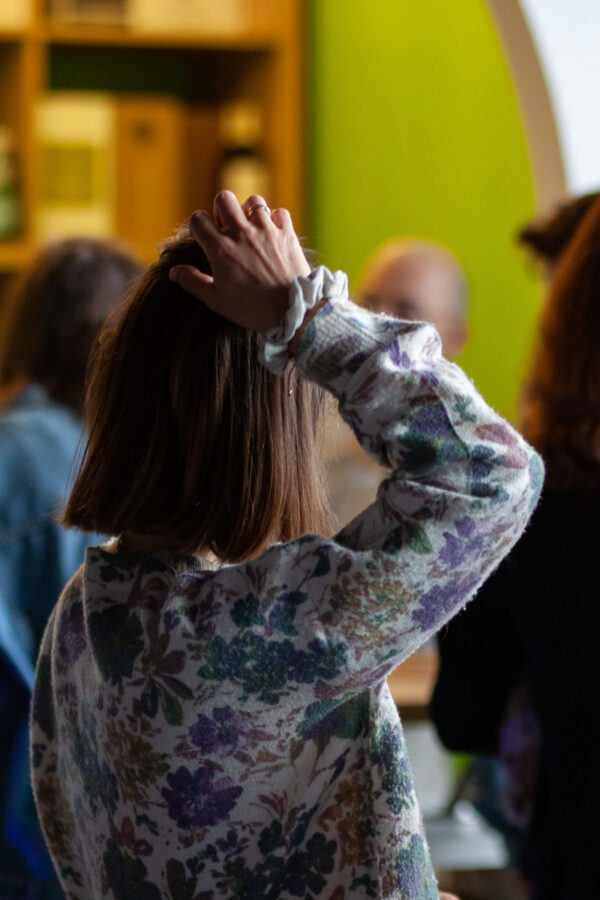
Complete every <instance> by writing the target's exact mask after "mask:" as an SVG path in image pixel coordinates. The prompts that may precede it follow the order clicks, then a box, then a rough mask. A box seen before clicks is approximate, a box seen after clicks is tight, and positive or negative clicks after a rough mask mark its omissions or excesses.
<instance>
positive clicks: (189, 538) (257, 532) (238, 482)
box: [64, 230, 328, 561]
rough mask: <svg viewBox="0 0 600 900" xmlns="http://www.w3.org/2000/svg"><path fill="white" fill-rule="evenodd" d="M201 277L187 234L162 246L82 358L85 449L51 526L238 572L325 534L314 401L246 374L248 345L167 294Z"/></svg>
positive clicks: (261, 374)
mask: <svg viewBox="0 0 600 900" xmlns="http://www.w3.org/2000/svg"><path fill="white" fill-rule="evenodd" d="M179 263H187V264H191V265H194V266H196V267H197V268H199V269H200V270H201V271H204V272H207V273H210V267H209V264H208V261H207V259H206V257H205V255H204V253H203V251H202V249H201V248H200V247H199V246H198V245H197V244H196V242H195V241H194V240H193V239H192V238H191V237H190V235H189V232H187V230H185V231H183V232H182V233H181V234H180V236H178V237H177V238H175V239H173V240H172V241H170V242H168V243H167V244H166V245H165V249H164V250H163V253H162V254H161V256H160V258H159V260H158V261H157V262H155V263H154V264H153V265H152V266H150V268H149V269H148V271H147V272H146V274H145V276H144V277H143V278H142V280H141V282H140V283H139V284H138V285H137V286H136V287H135V289H134V290H133V291H132V293H131V294H130V296H129V297H128V298H127V299H126V300H125V302H124V303H123V305H122V307H121V308H120V309H119V310H118V311H117V313H116V314H115V315H114V316H112V317H111V318H110V319H109V321H108V322H107V324H106V326H105V327H104V329H103V330H102V332H101V334H100V336H99V339H98V342H97V344H96V347H95V350H94V353H93V357H92V364H91V369H90V381H89V386H88V392H87V396H86V417H87V424H88V429H89V438H88V444H87V447H86V450H85V455H84V458H83V461H82V464H81V467H80V471H79V474H78V476H77V479H76V482H75V485H74V488H73V491H72V494H71V497H70V500H69V503H68V506H67V509H66V512H65V517H64V521H65V523H66V524H67V525H75V526H77V527H80V528H84V529H88V530H94V531H99V532H103V533H105V534H119V533H122V532H124V531H132V532H136V533H138V534H142V535H152V536H153V537H154V538H156V537H158V538H159V539H160V540H162V541H164V543H165V546H168V547H172V548H174V549H176V550H178V551H180V552H198V551H200V550H207V549H210V550H211V551H212V552H213V553H215V555H216V556H217V557H219V558H220V559H222V560H227V561H238V560H241V559H245V558H248V557H250V556H253V555H255V554H257V553H259V552H260V551H261V550H263V549H264V548H265V547H266V546H267V545H268V544H269V543H271V542H273V541H276V540H286V539H289V538H292V537H296V536H297V535H299V534H301V533H302V532H304V531H307V530H319V531H322V530H323V529H325V528H327V527H328V514H327V507H326V502H325V499H324V497H325V494H324V489H323V478H322V473H321V468H320V463H319V453H318V448H317V425H318V421H319V418H320V413H321V408H322V393H321V391H320V389H319V388H317V387H315V386H314V385H312V384H310V383H309V382H307V381H305V380H303V379H298V380H296V379H295V378H292V380H291V386H292V388H293V389H292V392H291V394H289V393H288V384H287V381H288V379H287V377H285V376H278V375H274V374H273V373H271V372H269V371H268V370H267V369H265V368H264V367H263V366H261V365H260V364H259V362H258V349H259V345H260V338H259V336H258V335H257V334H255V333H253V332H249V331H245V330H243V329H241V328H239V327H238V326H236V325H234V324H232V323H231V322H229V321H227V320H226V319H224V318H222V317H221V316H219V315H217V314H216V313H214V312H212V311H211V310H209V309H208V308H207V307H206V306H205V305H204V304H202V303H201V302H200V301H198V300H196V299H195V298H193V297H191V296H190V295H189V294H187V293H185V291H183V289H182V288H181V287H179V286H178V285H176V284H174V283H173V282H171V281H170V280H169V270H170V268H171V267H172V266H173V265H176V264H179Z"/></svg>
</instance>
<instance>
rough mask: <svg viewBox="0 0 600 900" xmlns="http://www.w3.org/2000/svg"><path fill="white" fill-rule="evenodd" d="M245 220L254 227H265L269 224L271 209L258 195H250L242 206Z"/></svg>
mask: <svg viewBox="0 0 600 900" xmlns="http://www.w3.org/2000/svg"><path fill="white" fill-rule="evenodd" d="M242 209H243V210H244V213H245V214H246V216H247V218H248V219H249V220H250V221H251V222H253V223H254V224H255V225H266V224H270V222H271V209H270V207H269V204H268V203H267V201H266V200H265V198H264V197H262V196H261V195H260V194H252V195H251V196H250V197H248V199H247V200H245V201H244V203H243V204H242Z"/></svg>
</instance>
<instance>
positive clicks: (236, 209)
mask: <svg viewBox="0 0 600 900" xmlns="http://www.w3.org/2000/svg"><path fill="white" fill-rule="evenodd" d="M213 210H214V214H215V219H216V220H217V222H218V223H219V227H220V228H221V229H222V230H223V231H232V230H233V231H235V229H236V228H243V227H244V226H245V225H246V215H245V213H244V211H243V209H242V207H241V206H240V203H239V200H238V198H237V197H236V196H235V194H234V193H233V191H219V193H218V194H217V196H216V197H215V199H214V203H213Z"/></svg>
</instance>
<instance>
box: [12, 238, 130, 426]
mask: <svg viewBox="0 0 600 900" xmlns="http://www.w3.org/2000/svg"><path fill="white" fill-rule="evenodd" d="M141 271H142V269H141V266H140V264H139V263H138V262H137V261H136V260H135V259H134V258H133V257H132V256H130V255H129V253H128V252H127V251H126V250H125V249H123V248H122V247H121V246H119V245H118V244H114V243H111V242H109V241H102V240H97V239H95V238H67V239H66V240H61V241H56V242H55V243H52V244H48V245H47V246H46V247H44V248H42V249H41V250H40V251H39V252H38V253H37V255H36V256H35V257H34V259H33V260H32V262H31V264H30V265H29V266H28V267H27V269H26V271H25V272H24V274H23V275H22V277H21V278H20V279H19V281H18V282H17V284H16V287H15V290H14V293H13V295H12V297H11V299H10V301H9V303H8V305H7V308H6V312H5V314H4V317H3V319H4V321H3V326H2V347H1V348H0V360H1V362H0V388H8V387H9V386H10V385H12V384H13V383H15V382H19V381H22V380H24V381H36V382H37V383H38V384H41V385H43V386H44V387H45V388H46V390H47V391H48V393H49V395H50V396H51V397H52V398H53V399H54V400H56V401H57V402H59V403H64V404H65V405H67V406H69V407H70V408H71V409H72V410H73V411H74V412H76V413H77V414H81V413H82V412H83V399H84V393H85V373H86V366H87V361H88V357H89V354H90V349H91V347H92V344H93V342H94V339H95V337H96V335H97V334H98V330H99V328H100V326H101V325H102V324H103V322H104V320H105V319H106V317H107V316H108V314H109V313H110V312H111V310H113V309H114V308H115V307H116V306H117V304H118V302H119V300H120V299H121V297H122V296H123V294H124V293H125V292H126V291H127V290H128V289H129V287H130V286H131V283H132V281H133V280H134V279H135V278H136V277H137V276H138V275H139V274H140V273H141Z"/></svg>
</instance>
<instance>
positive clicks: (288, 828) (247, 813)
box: [32, 301, 542, 900]
mask: <svg viewBox="0 0 600 900" xmlns="http://www.w3.org/2000/svg"><path fill="white" fill-rule="evenodd" d="M297 366H298V368H299V370H300V372H301V373H302V375H304V377H306V378H310V379H312V380H314V381H316V382H318V383H320V384H321V385H323V386H325V387H326V388H328V389H329V390H330V391H331V392H332V393H333V394H334V395H335V397H336V398H337V400H338V401H339V408H340V412H341V413H342V415H343V416H344V418H345V419H346V421H348V422H349V423H350V424H351V426H352V427H353V429H354V432H355V434H356V436H357V438H358V440H359V441H360V442H361V444H362V445H363V447H364V448H365V449H366V450H367V451H368V452H369V453H370V454H371V455H372V456H373V457H374V458H375V459H376V460H378V461H379V463H380V464H381V465H382V466H385V467H387V468H389V469H391V475H390V477H389V478H387V480H386V481H384V482H383V483H382V485H381V488H380V490H379V493H378V498H377V501H376V502H375V503H374V504H373V505H372V506H370V507H369V508H368V509H366V510H365V511H364V512H363V513H362V514H361V515H360V516H358V517H357V518H356V519H354V520H353V521H352V522H351V523H350V525H348V526H347V527H346V528H345V529H344V530H343V531H342V532H340V533H339V534H338V535H337V536H336V537H335V538H333V539H327V538H324V537H320V536H318V535H312V534H306V535H303V536H302V537H300V538H298V539H297V540H294V541H290V542H288V543H279V544H275V545H274V546H272V547H271V548H270V549H269V550H268V551H267V552H266V553H265V554H264V555H263V556H262V557H260V558H259V559H255V560H252V561H251V562H245V563H241V564H236V565H230V566H223V567H222V568H220V569H217V570H214V571H213V570H209V569H207V568H206V566H205V565H203V563H201V562H200V561H199V560H198V559H195V558H182V557H175V556H173V555H171V554H169V553H167V552H164V553H158V554H155V555H149V556H137V557H135V556H122V555H118V554H114V553H111V552H107V551H106V550H104V549H102V548H96V549H89V550H88V552H87V558H86V562H85V564H84V566H83V567H82V568H81V569H80V571H79V572H78V573H77V574H76V575H75V576H74V578H73V579H72V580H71V582H70V583H69V584H68V585H67V587H66V588H65V590H64V592H63V594H62V596H61V598H60V600H59V602H58V605H57V606H56V608H55V610H54V613H53V615H52V618H51V619H50V622H49V624H48V627H47V630H46V633H45V637H44V641H43V645H42V649H41V654H40V657H39V662H38V669H37V681H36V687H35V692H34V698H33V715H32V766H33V782H34V788H35V794H36V799H37V804H38V810H39V814H40V818H41V822H42V825H43V829H44V832H45V835H46V839H47V842H48V846H49V848H50V851H51V854H52V856H53V859H54V862H55V865H56V868H57V871H58V873H59V876H60V879H61V882H62V884H63V886H64V889H65V891H66V894H67V897H69V898H72V900H75V898H81V900H83V898H85V900H91V898H105V897H108V898H114V900H131V898H134V897H135V898H137V900H216V898H225V897H226V898H256V900H259V898H261V900H262V898H273V900H274V898H286V900H287V898H297V897H303V898H317V897H318V898H323V900H358V898H367V897H374V898H380V900H381V898H397V900H409V898H410V900H433V898H437V896H438V892H437V886H436V881H435V877H434V874H433V870H432V867H431V863H430V860H429V854H428V850H427V846H426V842H425V839H424V836H423V830H422V825H421V818H420V814H419V809H418V806H417V801H416V798H415V793H414V789H413V781H412V776H411V771H410V766H409V762H408V759H407V754H406V748H405V744H404V739H403V733H402V727H401V724H400V720H399V718H398V714H397V711H396V708H395V706H394V703H393V701H392V698H391V696H390V693H389V690H388V688H387V686H386V682H385V679H386V676H387V675H388V673H389V672H391V670H392V669H394V668H395V667H396V666H397V665H398V663H400V662H401V661H402V660H403V659H405V658H406V657H407V656H409V654H411V653H412V652H413V651H414V650H415V649H416V648H417V647H418V646H419V645H420V644H422V643H423V642H424V641H426V640H427V638H428V637H429V636H430V635H431V634H433V633H434V632H435V631H437V629H439V628H440V626H441V625H443V623H444V622H445V621H446V620H447V619H448V618H449V617H450V616H452V615H453V614H454V613H456V612H457V610H458V609H460V607H461V606H462V605H463V604H464V603H465V601H466V600H467V599H468V598H469V597H471V596H472V595H473V593H474V592H475V591H476V590H477V588H478V586H479V585H480V584H481V583H482V581H483V580H484V579H485V578H486V577H487V576H488V575H489V574H490V572H491V571H492V570H493V569H494V567H495V566H496V565H497V564H498V563H499V561H500V559H501V558H502V557H503V556H504V555H505V554H506V553H507V552H508V550H509V549H510V548H511V547H512V545H513V544H514V543H515V541H516V540H517V538H518V537H519V535H520V534H521V532H522V530H523V528H524V526H525V524H526V522H527V519H528V517H529V515H530V512H531V510H532V508H533V506H534V504H535V502H536V499H537V497H538V494H539V489H540V486H541V481H542V466H541V463H540V461H539V458H538V457H537V456H536V455H535V454H534V453H533V451H532V450H531V449H530V448H529V447H528V446H527V444H525V443H524V441H523V440H522V439H521V438H520V437H519V436H518V435H517V434H516V433H515V431H513V430H512V428H511V427H510V426H509V425H507V424H506V422H504V421H503V420H502V419H500V418H499V417H498V416H497V415H496V414H495V413H494V412H493V411H492V410H491V409H490V408H489V407H488V406H487V405H486V404H485V403H484V401H483V400H482V399H481V397H480V396H479V395H478V394H477V392H476V390H475V389H474V387H473V385H472V383H471V382H470V381H469V380H468V379H467V378H466V376H465V375H464V374H463V372H461V370H460V369H459V368H457V367H456V366H455V365H453V364H451V363H449V362H447V361H446V360H444V359H443V358H442V357H441V354H440V344H439V339H438V337H437V335H436V333H435V331H434V330H433V328H431V327H430V326H428V325H423V324H418V323H417V324H416V323H408V322H401V321H398V320H394V319H388V318H385V317H383V316H373V315H371V314H369V313H366V312H364V311H363V310H360V309H358V308H357V307H355V306H353V305H352V304H350V303H348V302H345V301H333V302H329V303H328V304H326V305H325V306H324V307H323V308H322V310H321V311H320V312H319V313H318V315H317V316H316V317H315V318H314V319H313V321H312V322H311V324H310V325H309V326H308V328H307V329H306V331H305V333H304V335H303V337H302V339H301V343H300V347H299V351H298V354H297Z"/></svg>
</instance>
